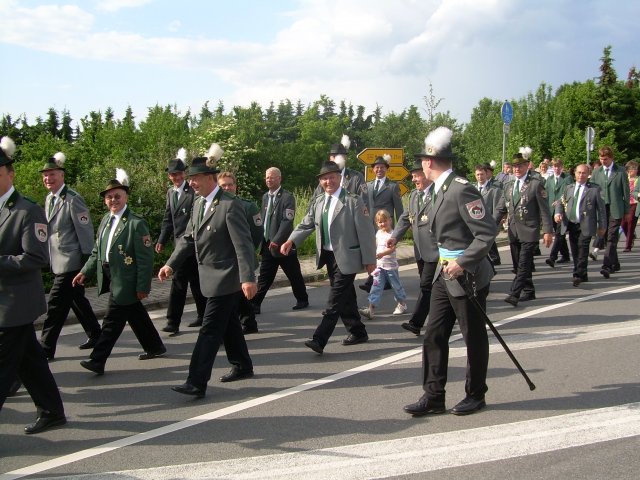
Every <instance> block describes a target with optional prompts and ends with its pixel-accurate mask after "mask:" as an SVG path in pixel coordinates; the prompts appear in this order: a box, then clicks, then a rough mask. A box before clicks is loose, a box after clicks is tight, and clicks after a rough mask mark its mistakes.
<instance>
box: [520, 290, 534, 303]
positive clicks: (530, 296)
mask: <svg viewBox="0 0 640 480" xmlns="http://www.w3.org/2000/svg"><path fill="white" fill-rule="evenodd" d="M535 299H536V294H535V293H533V292H532V293H523V294H522V295H520V299H519V300H520V301H521V302H527V301H529V300H535Z"/></svg>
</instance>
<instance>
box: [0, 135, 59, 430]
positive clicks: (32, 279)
mask: <svg viewBox="0 0 640 480" xmlns="http://www.w3.org/2000/svg"><path fill="white" fill-rule="evenodd" d="M15 149H16V147H15V143H14V142H13V140H11V139H10V138H9V137H3V138H2V140H0V292H2V301H1V302H0V410H1V409H2V405H4V402H5V399H6V398H7V396H8V394H9V390H10V389H11V387H12V385H13V384H14V383H15V380H16V377H19V378H20V379H21V380H22V383H23V384H24V386H25V388H26V389H27V392H29V395H31V398H32V399H33V403H35V405H36V408H37V409H38V417H37V419H36V421H35V423H33V424H31V425H28V426H26V427H25V429H24V431H25V433H29V434H32V433H39V432H42V431H44V430H47V429H48V428H52V427H55V426H59V425H64V424H65V423H67V420H66V417H65V415H64V406H63V405H62V399H61V398H60V392H59V391H58V386H57V384H56V381H55V379H54V378H53V375H52V374H51V371H50V370H49V365H48V363H47V359H46V357H45V354H44V351H43V350H42V346H41V345H40V343H39V342H38V339H37V337H36V331H35V329H34V327H33V322H34V321H35V320H36V319H37V318H38V317H39V316H40V315H42V314H43V313H44V312H45V311H46V309H47V301H46V298H45V295H44V286H43V284H42V274H41V271H42V269H43V268H45V267H46V266H47V264H48V262H49V254H48V244H47V237H48V227H47V219H46V217H45V215H44V211H43V210H42V208H41V207H39V206H38V205H37V204H36V203H35V202H33V201H31V200H28V199H26V198H24V197H23V196H22V195H20V194H19V193H18V191H17V190H16V189H15V187H14V186H13V180H14V177H15V171H14V169H13V154H14V153H15Z"/></svg>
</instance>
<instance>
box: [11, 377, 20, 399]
mask: <svg viewBox="0 0 640 480" xmlns="http://www.w3.org/2000/svg"><path fill="white" fill-rule="evenodd" d="M21 386H22V382H21V381H20V380H16V381H15V382H13V383H12V384H11V386H10V387H9V393H7V397H13V396H14V395H15V394H16V393H18V390H20V387H21Z"/></svg>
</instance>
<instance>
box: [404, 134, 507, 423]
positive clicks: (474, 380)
mask: <svg viewBox="0 0 640 480" xmlns="http://www.w3.org/2000/svg"><path fill="white" fill-rule="evenodd" d="M452 135H453V132H452V131H451V130H450V129H448V128H445V127H438V128H436V129H435V130H433V131H432V132H430V133H429V135H428V136H427V138H426V139H425V150H424V154H423V156H422V157H421V158H422V165H423V166H424V167H425V173H426V174H427V176H428V178H429V179H430V180H432V181H433V182H434V187H433V191H434V194H433V195H432V197H431V198H432V203H433V205H432V206H431V211H430V214H429V229H430V230H431V232H433V236H434V238H435V240H436V242H437V244H438V247H439V254H440V261H439V263H438V267H437V269H436V272H435V274H434V283H433V289H432V291H431V305H430V312H429V320H428V322H427V327H426V330H425V338H424V344H423V348H422V359H423V372H422V373H423V374H422V388H423V390H424V392H425V393H424V395H422V397H421V398H420V399H419V400H418V401H417V402H415V403H412V404H409V405H406V406H405V407H404V411H405V412H407V413H409V414H411V415H414V416H422V415H427V414H438V413H444V412H445V411H446V410H445V385H446V383H447V366H448V361H449V337H450V335H451V331H452V329H453V325H454V323H455V322H456V318H457V320H458V323H459V325H460V331H461V332H462V337H463V339H464V342H465V345H466V346H467V374H466V382H465V394H466V395H465V398H464V399H463V400H462V401H461V402H459V403H458V404H457V405H456V406H455V407H453V409H452V410H451V412H452V413H454V414H456V415H468V414H471V413H474V412H477V411H478V410H480V409H482V408H484V406H485V393H486V392H487V389H488V388H487V383H486V379H487V368H488V363H489V339H488V337H487V330H486V326H485V324H484V320H483V319H482V316H481V315H478V312H477V311H476V307H475V306H474V303H473V302H472V300H471V299H470V298H469V297H467V294H466V292H465V289H464V288H463V286H462V284H461V283H459V281H458V279H459V278H462V279H463V281H464V282H466V283H467V284H468V285H472V286H473V293H474V294H475V296H476V299H475V301H477V302H478V304H480V306H481V307H482V308H485V305H486V299H487V295H488V293H489V284H490V282H491V278H492V277H493V268H492V266H491V263H490V262H489V259H488V258H487V254H488V253H489V248H490V247H491V242H493V240H494V239H495V236H496V224H495V222H494V221H493V220H492V219H491V217H489V215H487V213H486V209H485V206H484V202H483V201H482V198H481V196H480V193H479V192H478V190H477V189H476V188H475V187H474V186H473V185H472V184H470V183H469V181H468V180H466V179H465V178H462V177H458V176H457V175H455V174H454V173H453V169H452V167H453V159H454V154H453V151H452V150H451V138H452Z"/></svg>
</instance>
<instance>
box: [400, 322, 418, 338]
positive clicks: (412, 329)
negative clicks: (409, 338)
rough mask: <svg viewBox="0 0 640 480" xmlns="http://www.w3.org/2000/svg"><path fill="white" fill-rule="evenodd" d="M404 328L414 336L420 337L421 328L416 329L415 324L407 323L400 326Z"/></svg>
mask: <svg viewBox="0 0 640 480" xmlns="http://www.w3.org/2000/svg"><path fill="white" fill-rule="evenodd" d="M400 326H401V327H402V328H404V329H405V330H409V331H410V332H411V333H413V334H414V335H418V336H419V335H420V328H418V327H416V326H415V325H414V324H413V323H411V322H405V323H403V324H402V325H400Z"/></svg>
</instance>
